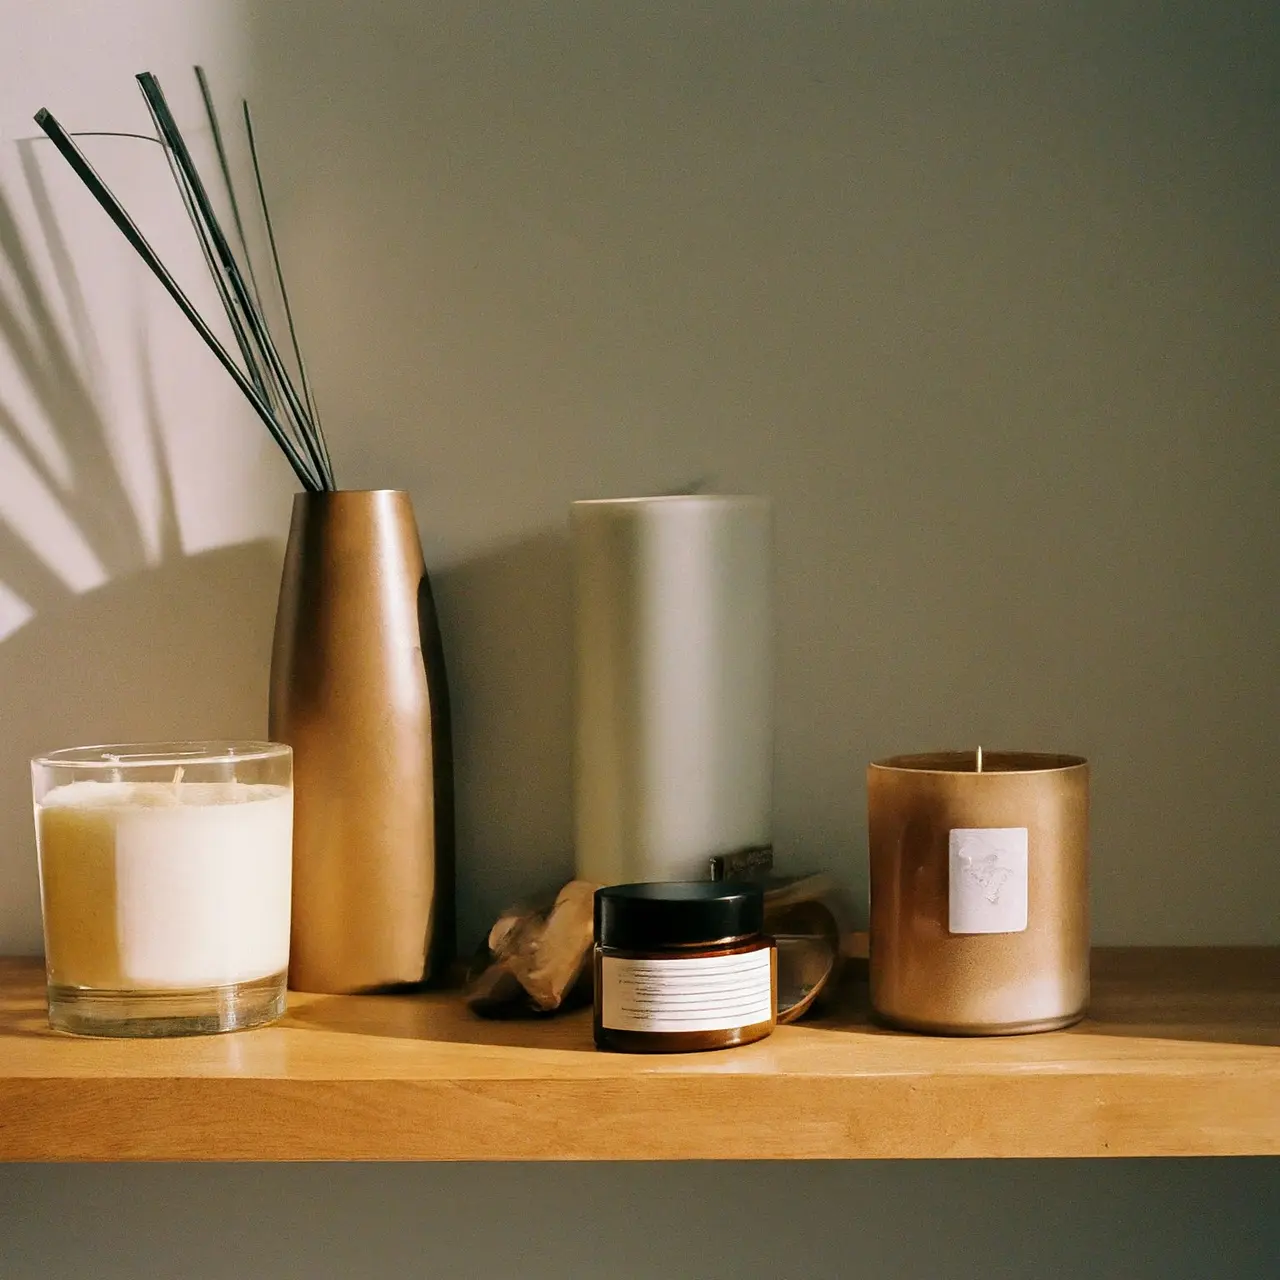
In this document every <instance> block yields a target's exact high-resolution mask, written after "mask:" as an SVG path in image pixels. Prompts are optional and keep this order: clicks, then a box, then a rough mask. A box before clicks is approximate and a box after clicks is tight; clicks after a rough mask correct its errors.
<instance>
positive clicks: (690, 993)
mask: <svg viewBox="0 0 1280 1280" xmlns="http://www.w3.org/2000/svg"><path fill="white" fill-rule="evenodd" d="M770 954H771V949H770V948H769V947H761V948H760V949H759V950H758V951H747V952H743V953H741V954H739V955H732V956H700V957H698V958H697V959H693V958H690V959H682V958H679V957H673V958H671V959H669V960H626V959H623V958H622V957H619V956H602V957H601V958H600V1022H601V1025H603V1026H605V1027H608V1028H609V1029H610V1030H611V1031H659V1032H661V1031H729V1030H731V1029H732V1028H734V1027H752V1026H755V1025H756V1024H757V1023H760V1022H768V1021H769V1019H770V1018H772V1017H773V980H772V969H771V966H770V963H769V958H770Z"/></svg>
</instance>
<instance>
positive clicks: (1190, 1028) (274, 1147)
mask: <svg viewBox="0 0 1280 1280" xmlns="http://www.w3.org/2000/svg"><path fill="white" fill-rule="evenodd" d="M854 995H855V1001H856V1008H857V1010H858V1011H857V1012H853V1011H850V1010H849V1009H848V1008H846V1009H845V1010H844V1011H841V1012H837V1013H835V1014H832V1015H831V1016H828V1017H824V1018H820V1019H816V1020H814V1021H811V1022H804V1023H800V1024H798V1025H796V1026H791V1027H782V1028H780V1029H779V1030H778V1031H777V1032H776V1033H775V1034H774V1035H773V1036H772V1037H770V1038H769V1039H768V1040H764V1041H761V1042H760V1043H758V1044H755V1045H751V1046H749V1047H747V1048H744V1049H737V1050H732V1051H730V1052H727V1053H705V1054H694V1055H689V1056H681V1057H665V1056H664V1057H650V1056H637V1057H631V1056H622V1055H614V1054H604V1053H598V1052H596V1051H595V1050H594V1049H593V1048H592V1047H591V1027H590V1020H589V1016H588V1015H587V1014H585V1013H583V1014H576V1015H570V1016H567V1017H564V1018H560V1019H549V1020H545V1021H538V1022H516V1023H510V1022H500V1023H495V1022H485V1021H482V1020H480V1019H478V1018H475V1017H473V1016H471V1015H470V1014H468V1013H467V1012H466V1011H465V1010H464V1009H462V1008H461V1006H460V1003H459V1001H458V999H457V998H456V997H452V996H439V995H433V996H397V997H389V996H302V995H294V996H291V997H290V1005H289V1013H288V1015H287V1016H286V1018H285V1020H284V1021H283V1022H282V1023H279V1024H277V1025H275V1026H273V1027H266V1028H263V1029H261V1030H258V1031H250V1032H245V1033H241V1034H238V1035H230V1036H218V1037H210V1038H203V1039H190V1040H170V1041H149V1042H128V1041H95V1040H84V1039H75V1038H72V1037H67V1036H61V1035H55V1034H54V1033H52V1032H50V1031H48V1030H47V1028H46V1024H45V1010H44V989H43V983H42V974H41V970H40V967H39V963H38V962H37V961H33V960H5V961H0V1160H58V1159H62V1160H159V1159H164V1160H209V1159H222V1160H317V1159H340V1160H480V1159H484V1160H494V1159H512V1160H515V1159H523V1160H534V1159H536V1160H561V1159H582V1160H618V1159H634V1160H678V1159H699V1158H733V1159H743V1158H757V1157H759V1158H770V1159H821V1158H828V1157H832V1158H855V1157H902V1156H1100V1155H1115V1156H1122V1155H1123V1156H1138V1155H1142V1156H1152V1155H1249V1154H1268V1155H1275V1154H1280V948H1266V949H1263V948H1258V949H1230V950H1217V949H1214V950H1188V949H1180V950H1151V951H1102V952H1100V953H1097V954H1096V955H1095V958H1094V1001H1093V1006H1092V1010H1091V1015H1090V1017H1089V1019H1088V1020H1086V1021H1085V1022H1083V1023H1081V1024H1080V1025H1079V1026H1077V1027H1075V1028H1073V1029H1072V1030H1069V1031H1062V1032H1053V1033H1049V1034H1044V1035H1036V1036H1024V1037H1016V1038H1009V1039H970V1040H948V1039H932V1038H925V1037H920V1036H913V1035H905V1034H899V1033H894V1032H887V1031H882V1030H879V1029H876V1028H872V1027H869V1026H868V1025H867V1022H866V1017H865V1014H864V1013H862V1012H861V1010H862V1009H863V1008H865V990H855V993H854Z"/></svg>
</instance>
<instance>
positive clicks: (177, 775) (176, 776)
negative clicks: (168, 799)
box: [173, 765, 186, 795]
mask: <svg viewBox="0 0 1280 1280" xmlns="http://www.w3.org/2000/svg"><path fill="white" fill-rule="evenodd" d="M184 773H186V770H185V769H184V768H183V767H182V766H181V765H178V767H177V768H176V769H174V771H173V793H174V795H177V794H178V783H180V782H181V781H182V775H183V774H184Z"/></svg>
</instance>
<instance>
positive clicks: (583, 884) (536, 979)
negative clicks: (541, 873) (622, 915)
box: [463, 880, 596, 1017]
mask: <svg viewBox="0 0 1280 1280" xmlns="http://www.w3.org/2000/svg"><path fill="white" fill-rule="evenodd" d="M595 891H596V886H595V885H594V884H591V883H589V882H588V881H586V880H570V881H569V883H568V884H566V885H565V886H564V887H563V888H562V889H561V890H560V891H559V892H558V893H557V894H556V895H555V897H554V898H551V897H550V896H549V895H548V896H547V897H544V898H542V899H535V900H532V901H529V902H524V903H519V904H517V905H516V906H514V907H511V908H509V909H508V910H506V911H504V912H503V914H502V915H501V916H500V917H499V918H498V919H497V921H495V923H494V925H493V928H492V929H490V930H489V937H488V939H487V940H486V943H485V945H484V946H483V947H481V949H480V953H479V954H478V955H477V956H476V960H475V963H474V964H473V965H472V968H471V973H470V975H469V976H468V979H467V985H466V988H465V989H464V992H463V996H464V998H465V1000H466V1002H467V1005H468V1007H469V1008H471V1009H472V1010H474V1011H475V1012H476V1013H480V1014H484V1015H485V1016H487V1017H518V1016H520V1015H521V1014H545V1013H554V1012H555V1011H556V1010H557V1009H563V1008H571V1007H573V1008H576V1007H577V1006H579V1005H582V1004H585V1003H586V1002H587V1001H589V1000H590V999H591V971H590V966H589V965H588V963H587V962H588V960H589V959H590V956H591V942H592V907H593V898H594V896H595Z"/></svg>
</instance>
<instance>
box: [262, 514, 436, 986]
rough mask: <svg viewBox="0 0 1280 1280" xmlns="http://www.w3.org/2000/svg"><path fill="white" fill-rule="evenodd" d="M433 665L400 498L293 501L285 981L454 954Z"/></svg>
mask: <svg viewBox="0 0 1280 1280" xmlns="http://www.w3.org/2000/svg"><path fill="white" fill-rule="evenodd" d="M424 651H425V653H426V655H427V656H426V660H425V661H424ZM433 657H434V658H435V660H436V661H435V663H434V664H433V661H432V659H433ZM440 658H441V649H440V644H439V632H438V629H437V627H436V621H435V611H434V607H433V603H432V598H431V591H430V584H429V582H428V579H427V575H426V570H425V568H424V565H423V560H422V549H421V546H420V544H419V541H418V532H417V527H416V525H415V523H414V517H413V508H412V505H411V503H410V499H409V496H408V495H407V494H405V493H400V492H396V491H392V490H376V491H367V492H354V491H345V492H336V493H333V492H329V493H301V494H298V496H297V497H296V498H295V499H294V506H293V522H292V525H291V527H290V531H289V543H288V548H287V550H286V553H285V563H284V573H283V577H282V580H281V585H280V605H279V611H278V614H277V618H276V634H275V647H274V651H273V654H272V663H271V718H270V724H271V729H270V732H271V736H272V738H273V739H275V740H276V741H279V742H287V743H288V744H289V745H290V746H292V747H293V753H294V805H295V813H294V852H293V861H294V868H293V934H292V942H291V948H290V956H289V985H290V987H292V988H293V989H294V990H301V991H317V992H352V991H367V990H376V989H379V988H387V987H395V986H402V985H404V984H417V983H421V982H423V981H425V980H426V979H428V978H431V977H433V976H436V973H437V972H438V971H439V970H440V969H441V968H442V967H443V966H444V965H445V964H447V963H448V961H449V960H450V959H451V958H452V949H453V865H452V853H453V850H452V773H451V768H450V755H449V750H448V746H449V734H448V727H449V726H448V718H447V713H448V701H447V691H446V685H445V681H444V673H443V667H442V666H440V665H438V664H439V662H440ZM433 668H434V669H433ZM433 699H434V701H435V706H433ZM433 713H434V714H433ZM433 720H434V722H435V740H434V744H433ZM433 745H434V747H435V750H433ZM442 820H443V821H442Z"/></svg>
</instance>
